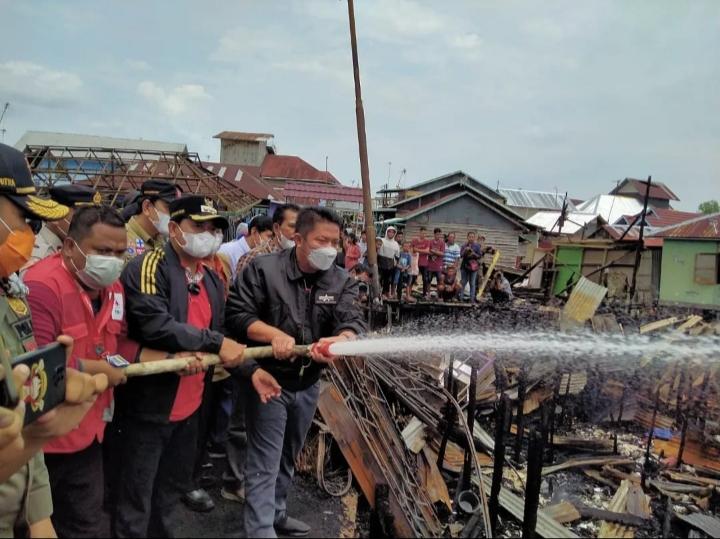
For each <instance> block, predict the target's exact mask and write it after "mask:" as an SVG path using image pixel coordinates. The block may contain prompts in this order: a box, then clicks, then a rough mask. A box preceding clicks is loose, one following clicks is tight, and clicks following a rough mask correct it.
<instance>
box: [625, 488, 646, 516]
mask: <svg viewBox="0 0 720 539" xmlns="http://www.w3.org/2000/svg"><path fill="white" fill-rule="evenodd" d="M625 510H626V511H627V512H628V513H630V514H631V515H634V516H636V517H639V518H641V519H644V520H648V519H650V518H652V508H651V507H650V496H647V495H646V494H645V493H644V492H643V490H642V488H640V485H637V484H634V483H631V484H630V487H629V488H628V496H627V506H626V508H625Z"/></svg>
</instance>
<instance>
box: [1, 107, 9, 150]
mask: <svg viewBox="0 0 720 539" xmlns="http://www.w3.org/2000/svg"><path fill="white" fill-rule="evenodd" d="M9 107H10V103H9V102H5V106H4V107H3V109H2V112H1V113H0V126H2V121H3V119H4V118H5V113H6V112H7V109H8V108H9ZM6 132H7V129H5V128H4V127H0V135H2V138H1V139H0V142H5V133H6Z"/></svg>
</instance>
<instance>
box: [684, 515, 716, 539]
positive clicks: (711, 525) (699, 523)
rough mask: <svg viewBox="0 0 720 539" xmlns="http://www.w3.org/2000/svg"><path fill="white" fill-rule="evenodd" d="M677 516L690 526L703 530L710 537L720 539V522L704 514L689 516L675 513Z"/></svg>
mask: <svg viewBox="0 0 720 539" xmlns="http://www.w3.org/2000/svg"><path fill="white" fill-rule="evenodd" d="M675 516H676V517H677V518H679V519H680V520H683V521H685V522H687V523H688V524H690V526H692V527H693V528H697V529H698V530H702V531H703V532H705V533H706V534H708V535H709V536H710V537H715V538H720V520H718V519H717V518H715V517H713V516H711V515H706V514H703V513H690V514H689V515H681V514H680V513H675Z"/></svg>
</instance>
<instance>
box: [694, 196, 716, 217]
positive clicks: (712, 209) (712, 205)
mask: <svg viewBox="0 0 720 539" xmlns="http://www.w3.org/2000/svg"><path fill="white" fill-rule="evenodd" d="M698 211H701V212H702V213H704V214H707V215H709V214H711V213H718V212H720V202H718V201H717V200H706V201H705V202H702V203H701V204H700V205H699V206H698Z"/></svg>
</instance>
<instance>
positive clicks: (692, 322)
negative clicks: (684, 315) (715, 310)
mask: <svg viewBox="0 0 720 539" xmlns="http://www.w3.org/2000/svg"><path fill="white" fill-rule="evenodd" d="M702 320H703V317H702V316H699V315H697V314H694V315H692V316H690V317H688V319H687V320H685V322H683V323H682V324H680V325H679V326H678V327H677V329H676V330H675V331H676V332H677V333H685V331H687V330H688V329H690V328H692V327H695V326H696V325H698V324H699V323H700V322H702Z"/></svg>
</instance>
